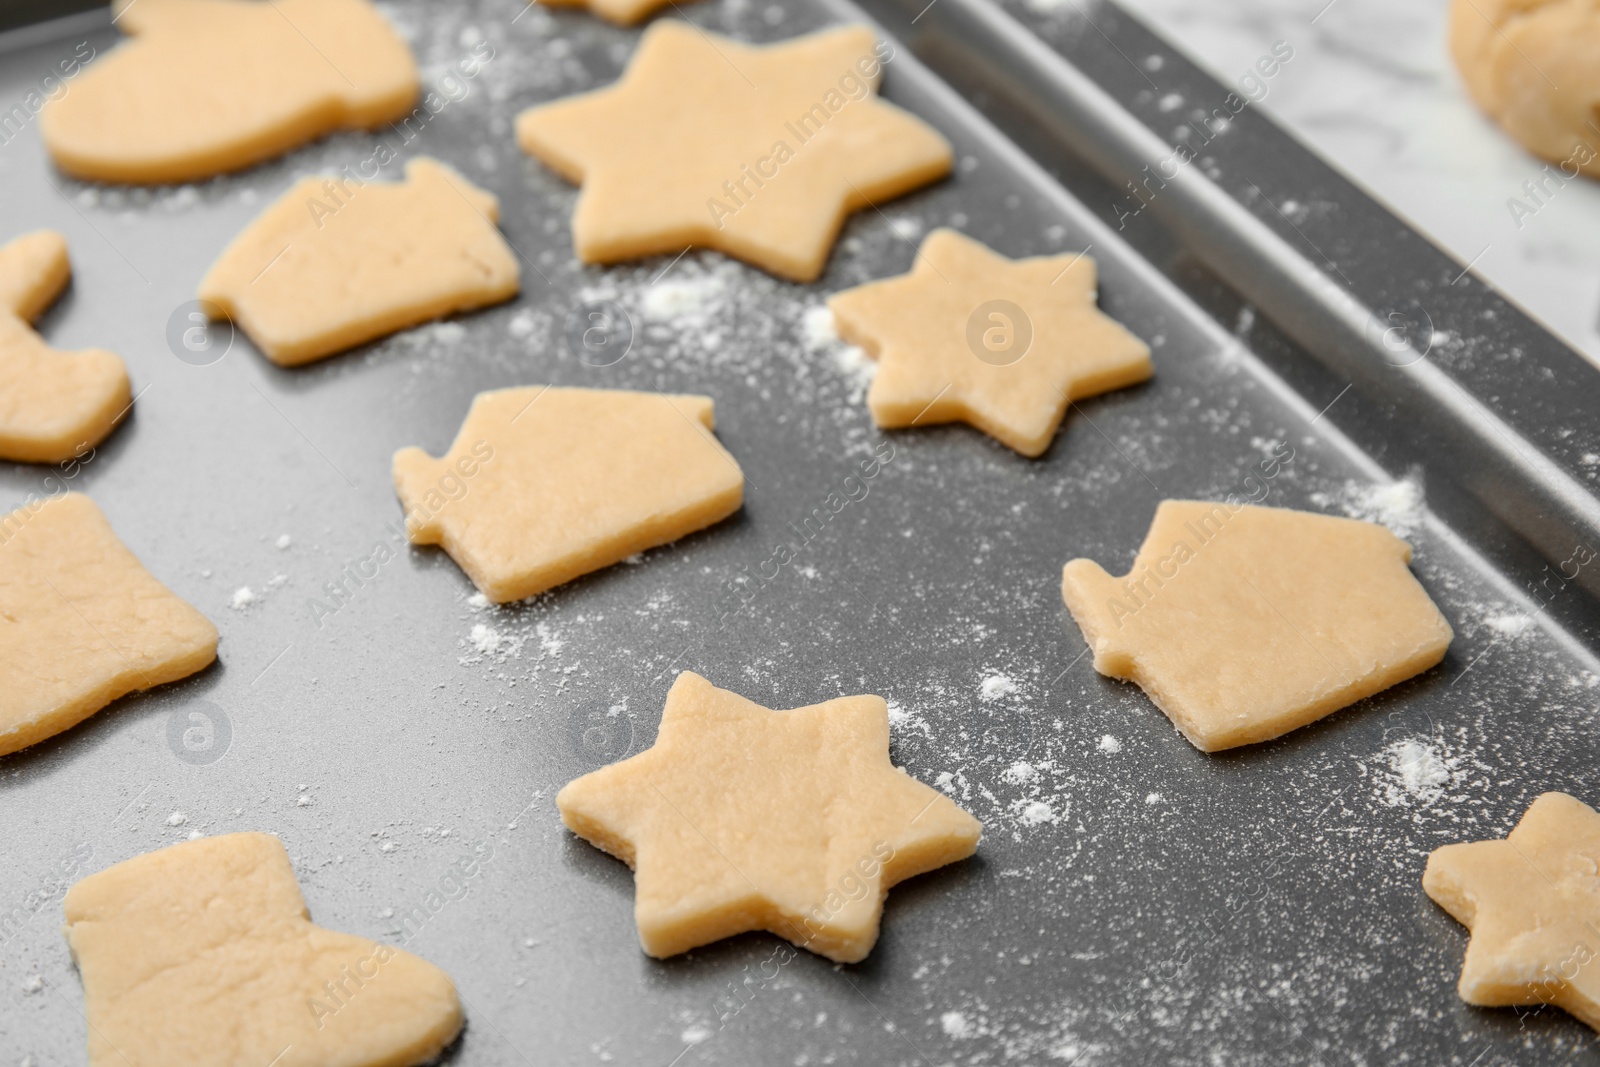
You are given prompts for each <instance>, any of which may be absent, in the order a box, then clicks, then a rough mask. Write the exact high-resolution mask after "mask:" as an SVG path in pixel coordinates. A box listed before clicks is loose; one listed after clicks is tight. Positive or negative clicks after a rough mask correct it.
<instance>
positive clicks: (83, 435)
mask: <svg viewBox="0 0 1600 1067" xmlns="http://www.w3.org/2000/svg"><path fill="white" fill-rule="evenodd" d="M71 277H72V266H71V263H70V262H69V261H68V259H67V241H66V238H64V237H62V236H61V235H60V234H59V233H55V232H54V231H52V230H38V231H36V232H34V233H30V234H25V235H23V236H21V237H18V238H17V239H16V240H14V241H12V242H10V243H9V244H7V245H5V246H4V247H0V459H10V460H16V461H19V462H22V463H60V462H63V461H65V460H70V459H76V458H81V457H82V455H83V453H84V452H85V451H87V450H88V449H89V448H91V447H92V446H94V445H97V444H99V443H100V442H101V441H103V440H104V439H105V437H106V435H107V434H109V433H110V432H111V431H112V430H113V429H115V428H116V425H117V423H118V422H119V421H121V419H122V417H123V416H124V415H126V414H127V413H128V409H129V408H130V407H132V406H133V401H132V399H131V395H130V393H129V387H128V369H127V367H125V366H124V365H123V362H122V360H121V359H119V358H118V357H117V356H115V355H113V354H112V353H110V352H107V351H105V350H104V349H99V348H90V349H85V350H84V351H81V352H62V351H60V350H59V349H55V348H51V347H50V346H49V345H47V344H45V342H44V339H43V338H42V337H40V336H39V335H38V334H37V333H35V332H34V330H33V327H32V326H31V325H30V323H32V322H33V321H34V320H35V319H37V318H38V317H39V316H40V315H42V314H44V311H45V309H46V308H48V307H49V306H50V305H51V304H53V303H55V302H56V298H57V297H58V296H60V295H61V291H62V290H63V289H65V288H66V287H67V282H68V280H69V279H70V278H71Z"/></svg>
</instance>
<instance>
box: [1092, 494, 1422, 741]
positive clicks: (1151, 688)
mask: <svg viewBox="0 0 1600 1067" xmlns="http://www.w3.org/2000/svg"><path fill="white" fill-rule="evenodd" d="M1410 562H1411V546H1410V545H1408V544H1406V543H1405V542H1404V541H1402V540H1400V538H1398V537H1396V536H1395V535H1394V534H1392V533H1390V532H1389V531H1388V530H1387V529H1385V528H1384V527H1382V526H1379V525H1377V524H1376V523H1370V522H1359V521H1357V520H1355V519H1340V518H1334V517H1332V516H1328V515H1312V514H1308V513H1306V512H1303V511H1289V510H1287V509H1285V508H1263V507H1253V506H1249V505H1242V504H1227V503H1222V504H1213V503H1205V502H1201V501H1193V500H1168V501H1164V502H1163V503H1162V504H1161V506H1160V507H1159V508H1157V509H1156V516H1155V520H1154V521H1153V522H1152V523H1151V524H1150V533H1149V534H1148V535H1147V536H1146V537H1145V541H1144V544H1143V545H1141V546H1140V547H1139V555H1138V558H1136V559H1135V560H1134V561H1133V569H1132V570H1131V571H1130V572H1129V573H1128V574H1127V575H1126V576H1125V577H1122V578H1113V577H1111V576H1110V575H1109V574H1107V573H1106V572H1105V571H1104V570H1102V569H1101V568H1100V565H1099V564H1097V563H1094V562H1092V561H1090V560H1086V559H1075V560H1073V561H1072V562H1071V563H1068V564H1067V565H1066V568H1065V570H1064V571H1063V573H1062V578H1061V595H1062V598H1063V599H1064V600H1065V601H1066V604H1067V608H1068V609H1069V610H1070V611H1071V612H1072V617H1073V618H1074V619H1075V620H1076V621H1077V623H1078V626H1079V627H1080V628H1081V629H1082V630H1083V636H1084V638H1085V639H1087V641H1088V642H1089V647H1090V648H1092V649H1093V650H1094V668H1095V670H1097V671H1099V672H1100V673H1101V674H1105V675H1109V676H1111V677H1113V678H1124V679H1128V680H1131V681H1134V682H1137V683H1138V684H1139V687H1140V688H1142V689H1143V690H1144V691H1145V693H1146V694H1148V695H1149V697H1150V699H1151V700H1153V701H1155V704H1156V706H1157V707H1159V708H1160V709H1161V710H1162V711H1164V712H1166V713H1167V717H1168V718H1170V719H1171V720H1172V721H1173V723H1175V724H1176V725H1177V727H1178V729H1179V730H1181V731H1182V732H1183V735H1184V736H1185V737H1187V738H1188V739H1189V740H1190V741H1191V742H1192V743H1193V744H1194V746H1195V747H1196V748H1198V749H1200V750H1201V751H1204V752H1216V751H1219V750H1221V749H1225V748H1234V747H1236V746H1238V745H1250V744H1254V743H1256V742H1257V741H1266V740H1269V739H1271V738H1274V737H1278V736H1280V735H1282V734H1286V733H1288V732H1289V731H1290V730H1293V729H1296V728H1297V727H1301V726H1304V725H1306V724H1307V723H1310V722H1315V721H1316V720H1317V719H1320V718H1322V717H1323V716H1324V715H1329V714H1331V713H1333V712H1335V711H1338V710H1339V709H1340V708H1342V707H1345V706H1347V705H1350V704H1354V703H1355V702H1356V701H1358V700H1361V699H1362V698H1363V697H1368V696H1371V695H1372V694H1373V693H1376V692H1379V691H1380V690H1383V689H1387V688H1389V687H1390V686H1391V685H1394V684H1396V683H1398V682H1403V681H1405V680H1406V679H1407V678H1410V677H1412V676H1413V675H1416V674H1421V673H1422V672H1423V671H1425V670H1427V669H1428V668H1429V667H1432V666H1433V665H1434V664H1436V663H1438V662H1439V661H1440V660H1441V659H1443V658H1444V653H1445V649H1446V648H1448V647H1449V646H1450V638H1451V636H1452V634H1451V632H1450V626H1449V624H1448V623H1446V622H1445V621H1444V617H1443V616H1442V615H1440V614H1439V609H1438V608H1436V607H1434V605H1433V601H1432V600H1430V599H1429V598H1428V594H1427V592H1426V590H1424V589H1423V588H1422V586H1421V585H1420V584H1419V583H1418V582H1417V580H1416V578H1414V577H1412V574H1411V571H1410V570H1408V569H1407V564H1409V563H1410Z"/></svg>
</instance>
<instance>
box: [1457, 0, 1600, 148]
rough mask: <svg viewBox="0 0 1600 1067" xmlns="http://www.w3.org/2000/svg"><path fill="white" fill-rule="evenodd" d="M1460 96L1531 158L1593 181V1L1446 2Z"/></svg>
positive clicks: (1597, 125) (1599, 11)
mask: <svg viewBox="0 0 1600 1067" xmlns="http://www.w3.org/2000/svg"><path fill="white" fill-rule="evenodd" d="M1450 51H1451V53H1452V54H1453V55H1454V57H1455V61H1456V66H1457V68H1458V69H1459V70H1460V71H1461V77H1462V79H1463V80H1464V81H1465V82H1466V84H1467V91H1468V92H1469V93H1471V95H1472V98H1473V99H1474V100H1475V101H1477V104H1478V106H1479V107H1481V108H1482V109H1483V110H1484V111H1485V112H1486V113H1487V114H1488V115H1489V117H1490V118H1492V119H1494V120H1495V121H1496V122H1498V123H1499V124H1500V125H1501V127H1502V128H1504V129H1505V131H1506V132H1507V133H1509V134H1511V136H1512V137H1514V138H1516V140H1517V141H1518V142H1519V143H1520V144H1521V145H1522V147H1524V148H1526V149H1527V150H1528V151H1530V152H1532V153H1533V154H1534V155H1536V156H1540V157H1542V158H1544V159H1548V160H1550V161H1551V162H1553V163H1559V164H1563V166H1562V168H1561V169H1562V170H1563V171H1565V174H1566V177H1575V176H1576V175H1577V174H1578V173H1579V172H1580V171H1581V172H1583V173H1585V174H1587V175H1589V176H1590V177H1591V178H1600V8H1597V7H1596V6H1595V5H1594V3H1593V2H1592V0H1453V3H1452V4H1451V7H1450Z"/></svg>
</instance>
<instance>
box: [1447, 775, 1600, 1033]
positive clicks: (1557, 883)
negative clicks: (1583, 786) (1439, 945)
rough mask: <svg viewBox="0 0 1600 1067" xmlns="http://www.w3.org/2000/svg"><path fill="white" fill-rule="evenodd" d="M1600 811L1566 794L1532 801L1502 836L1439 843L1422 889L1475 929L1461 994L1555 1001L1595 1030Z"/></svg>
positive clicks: (1599, 1001)
mask: <svg viewBox="0 0 1600 1067" xmlns="http://www.w3.org/2000/svg"><path fill="white" fill-rule="evenodd" d="M1597 870H1600V814H1596V813H1595V811H1594V810H1593V809H1592V808H1590V807H1588V806H1587V805H1585V804H1583V803H1582V802H1581V801H1578V800H1575V799H1574V798H1572V797H1570V796H1568V795H1567V794H1565V793H1545V794H1544V795H1543V796H1541V797H1539V798H1538V799H1537V800H1535V801H1534V802H1533V804H1532V806H1530V807H1529V808H1528V810H1527V813H1526V814H1524V815H1523V816H1522V821H1521V822H1519V823H1517V825H1516V828H1515V829H1514V830H1512V831H1511V836H1510V837H1508V838H1506V839H1505V840H1503V841H1474V842H1472V843H1470V844H1461V845H1445V846H1444V847H1443V848H1439V849H1435V850H1434V852H1433V855H1431V856H1429V857H1428V867H1427V870H1426V872H1424V874H1423V876H1422V888H1423V889H1424V890H1425V891H1426V892H1427V894H1428V896H1430V897H1432V898H1433V900H1434V902H1435V903H1436V904H1438V905H1439V906H1440V907H1442V908H1444V909H1445V910H1446V911H1448V912H1449V913H1450V914H1451V915H1453V916H1455V918H1456V921H1457V922H1460V923H1461V924H1462V925H1464V926H1466V927H1467V928H1468V929H1470V930H1471V931H1472V940H1471V941H1470V942H1469V943H1468V944H1467V952H1466V958H1465V959H1464V960H1463V961H1462V965H1461V982H1460V985H1459V987H1458V988H1459V990H1460V993H1461V999H1462V1000H1464V1001H1466V1002H1467V1003H1468V1004H1477V1005H1480V1006H1482V1007H1488V1008H1495V1007H1510V1006H1513V1005H1521V1004H1554V1005H1556V1006H1557V1007H1560V1008H1564V1009H1565V1010H1567V1011H1569V1012H1571V1013H1572V1014H1573V1015H1576V1016H1577V1017H1578V1018H1579V1019H1582V1020H1583V1021H1584V1022H1585V1023H1587V1024H1589V1025H1590V1026H1591V1027H1594V1028H1595V1029H1597V1030H1600V878H1596V872H1597Z"/></svg>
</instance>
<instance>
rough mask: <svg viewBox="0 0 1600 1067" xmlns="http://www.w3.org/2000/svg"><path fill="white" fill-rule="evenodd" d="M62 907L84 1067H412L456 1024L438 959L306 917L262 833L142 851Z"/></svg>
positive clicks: (275, 844) (276, 845)
mask: <svg viewBox="0 0 1600 1067" xmlns="http://www.w3.org/2000/svg"><path fill="white" fill-rule="evenodd" d="M62 908H63V910H64V911H65V912H66V920H67V922H66V935H67V942H68V944H70V945H71V947H72V955H73V958H74V959H75V960H76V961H77V964H78V971H79V973H80V974H81V975H82V976H83V994H84V1014H85V1015H86V1016H87V1017H88V1023H89V1064H90V1067H128V1064H130V1063H132V1064H148V1065H151V1067H156V1065H159V1067H224V1065H225V1067H268V1065H269V1064H270V1065H271V1067H410V1065H414V1064H422V1063H426V1062H428V1061H429V1060H431V1059H433V1058H434V1057H435V1056H437V1055H438V1054H439V1052H440V1051H442V1050H443V1049H444V1048H445V1047H446V1046H447V1045H449V1044H450V1042H452V1041H453V1040H455V1036H456V1034H457V1033H459V1032H460V1030H461V1004H460V1001H459V999H458V998H457V996H456V990H455V986H454V984H453V983H452V982H451V981H450V978H449V976H448V975H446V974H445V973H444V972H443V971H441V970H439V968H437V967H435V966H433V965H432V964H431V963H427V962H425V961H423V960H421V959H418V958H417V957H415V956H413V955H411V954H410V953H407V952H402V951H400V950H399V949H397V948H394V947H392V946H389V945H382V944H376V943H374V942H372V941H368V940H366V939H365V938H360V937H352V936H351V935H349V934H341V933H335V932H334V931H332V930H325V929H323V928H322V927H320V926H316V925H313V924H312V922H311V919H310V916H309V914H308V913H307V911H306V904H305V899H304V898H303V897H302V896H301V895H300V886H299V885H298V884H297V883H296V882H295V877H294V869H293V868H292V867H291V866H290V865H289V856H288V854H287V853H286V852H285V851H284V849H283V845H282V843H280V842H279V841H278V839H277V838H276V837H271V836H269V835H267V834H256V833H238V834H226V835H223V836H221V837H207V838H200V839H198V840H194V841H187V842H184V843H183V844H180V845H173V846H171V847H170V848H164V849H161V850H160V851H157V852H149V853H146V854H144V855H142V856H136V857H134V858H133V859H130V860H125V861H124V862H122V863H119V864H117V865H116V866H115V867H111V868H109V869H107V870H104V871H101V872H100V873H98V874H92V875H90V876H89V877H87V878H85V879H83V880H82V881H80V882H78V883H77V884H76V885H74V886H73V887H72V889H71V890H69V891H68V893H67V896H66V899H65V900H64V901H63V902H62Z"/></svg>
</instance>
